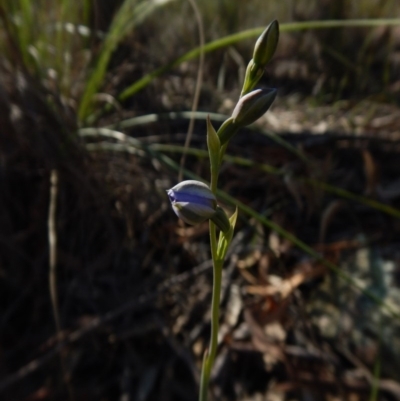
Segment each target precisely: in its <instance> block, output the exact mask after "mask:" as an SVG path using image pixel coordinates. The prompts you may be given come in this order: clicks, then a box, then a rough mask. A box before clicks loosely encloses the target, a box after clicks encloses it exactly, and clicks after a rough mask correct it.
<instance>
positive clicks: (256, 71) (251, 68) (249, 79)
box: [240, 59, 264, 97]
mask: <svg viewBox="0 0 400 401" xmlns="http://www.w3.org/2000/svg"><path fill="white" fill-rule="evenodd" d="M263 75H264V67H263V66H260V65H258V64H256V63H255V62H254V60H253V59H251V60H250V61H249V64H248V65H247V68H246V75H245V76H244V83H243V88H242V92H241V93H240V97H242V96H244V95H246V94H247V93H249V92H250V91H252V90H253V89H254V88H255V86H256V85H257V84H258V81H259V80H260V79H261V77H262V76H263Z"/></svg>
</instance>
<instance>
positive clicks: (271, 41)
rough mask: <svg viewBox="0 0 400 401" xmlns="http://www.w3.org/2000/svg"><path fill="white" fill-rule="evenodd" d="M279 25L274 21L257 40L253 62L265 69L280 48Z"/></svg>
mask: <svg viewBox="0 0 400 401" xmlns="http://www.w3.org/2000/svg"><path fill="white" fill-rule="evenodd" d="M278 39H279V23H278V21H277V20H274V21H272V22H271V23H270V24H269V25H268V26H267V28H266V29H265V30H264V32H263V33H262V34H261V35H260V37H259V38H258V39H257V42H256V44H255V46H254V53H253V60H254V63H255V64H256V65H258V66H260V67H265V66H266V65H267V63H268V62H269V61H270V60H271V58H272V56H273V55H274V53H275V50H276V47H277V46H278Z"/></svg>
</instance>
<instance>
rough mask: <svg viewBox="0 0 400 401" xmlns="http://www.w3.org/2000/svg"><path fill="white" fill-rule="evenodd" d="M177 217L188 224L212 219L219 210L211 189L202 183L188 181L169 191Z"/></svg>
mask: <svg viewBox="0 0 400 401" xmlns="http://www.w3.org/2000/svg"><path fill="white" fill-rule="evenodd" d="M167 194H168V197H169V200H170V201H171V204H172V208H173V209H174V212H175V213H176V215H177V216H178V217H179V218H180V219H182V220H183V221H184V222H185V223H188V224H192V225H195V224H199V223H202V222H203V221H206V220H208V219H210V218H211V217H212V216H213V215H214V214H215V210H216V208H217V200H216V198H215V195H214V194H213V193H212V192H211V189H210V188H209V187H208V186H207V185H206V184H203V183H202V182H200V181H195V180H187V181H182V182H180V183H179V184H178V185H175V186H174V187H173V188H171V189H169V190H168V191H167Z"/></svg>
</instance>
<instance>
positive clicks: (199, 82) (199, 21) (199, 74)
mask: <svg viewBox="0 0 400 401" xmlns="http://www.w3.org/2000/svg"><path fill="white" fill-rule="evenodd" d="M188 1H189V3H190V5H191V6H192V8H193V11H194V15H195V17H196V20H197V26H198V30H199V42H200V54H199V68H198V70H197V79H196V87H195V92H194V97H193V104H192V111H191V116H190V122H189V128H188V133H187V136H186V140H185V145H184V148H185V149H188V148H189V146H190V141H191V139H192V135H193V128H194V121H195V113H196V111H197V107H198V105H199V98H200V91H201V85H202V83H203V71H204V50H203V49H204V43H205V39H204V26H203V21H202V18H201V14H200V11H199V8H198V7H197V4H196V2H195V1H194V0H188ZM185 160H186V151H184V152H183V153H182V157H181V160H180V169H179V175H178V181H182V178H183V167H184V165H185Z"/></svg>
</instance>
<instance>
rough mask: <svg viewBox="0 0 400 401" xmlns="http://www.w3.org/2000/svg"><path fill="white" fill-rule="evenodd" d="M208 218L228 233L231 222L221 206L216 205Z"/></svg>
mask: <svg viewBox="0 0 400 401" xmlns="http://www.w3.org/2000/svg"><path fill="white" fill-rule="evenodd" d="M210 220H211V221H212V222H213V223H214V224H215V225H216V226H217V227H218V228H219V229H220V230H221V231H222V232H223V233H228V232H229V230H230V229H231V223H230V220H229V219H228V216H227V215H226V213H225V211H224V209H222V207H220V206H217V208H216V209H215V213H214V215H213V216H212V217H211V218H210Z"/></svg>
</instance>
